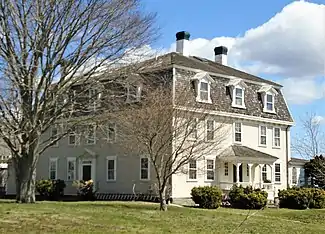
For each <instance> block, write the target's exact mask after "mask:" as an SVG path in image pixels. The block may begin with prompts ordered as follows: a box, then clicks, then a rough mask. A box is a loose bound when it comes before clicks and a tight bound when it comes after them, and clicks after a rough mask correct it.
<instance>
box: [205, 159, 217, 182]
mask: <svg viewBox="0 0 325 234" xmlns="http://www.w3.org/2000/svg"><path fill="white" fill-rule="evenodd" d="M206 164H207V167H206V170H207V172H206V174H207V180H214V170H215V168H214V160H212V159H207V161H206Z"/></svg>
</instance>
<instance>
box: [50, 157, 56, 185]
mask: <svg viewBox="0 0 325 234" xmlns="http://www.w3.org/2000/svg"><path fill="white" fill-rule="evenodd" d="M57 171H58V159H57V158H50V165H49V177H50V180H56V179H57Z"/></svg>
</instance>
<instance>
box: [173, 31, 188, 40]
mask: <svg viewBox="0 0 325 234" xmlns="http://www.w3.org/2000/svg"><path fill="white" fill-rule="evenodd" d="M190 36H191V34H190V33H189V32H186V31H180V32H178V33H176V41H179V40H189V39H190Z"/></svg>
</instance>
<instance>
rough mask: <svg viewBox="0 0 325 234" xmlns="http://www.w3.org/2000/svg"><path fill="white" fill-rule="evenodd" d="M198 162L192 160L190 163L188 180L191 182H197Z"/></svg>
mask: <svg viewBox="0 0 325 234" xmlns="http://www.w3.org/2000/svg"><path fill="white" fill-rule="evenodd" d="M196 163H197V162H196V160H194V159H192V160H190V161H189V171H188V173H189V175H188V178H189V179H190V180H196V179H197V164H196Z"/></svg>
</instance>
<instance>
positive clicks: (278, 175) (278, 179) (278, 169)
mask: <svg viewBox="0 0 325 234" xmlns="http://www.w3.org/2000/svg"><path fill="white" fill-rule="evenodd" d="M274 174H275V182H281V165H280V164H279V163H276V164H275V173H274Z"/></svg>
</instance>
